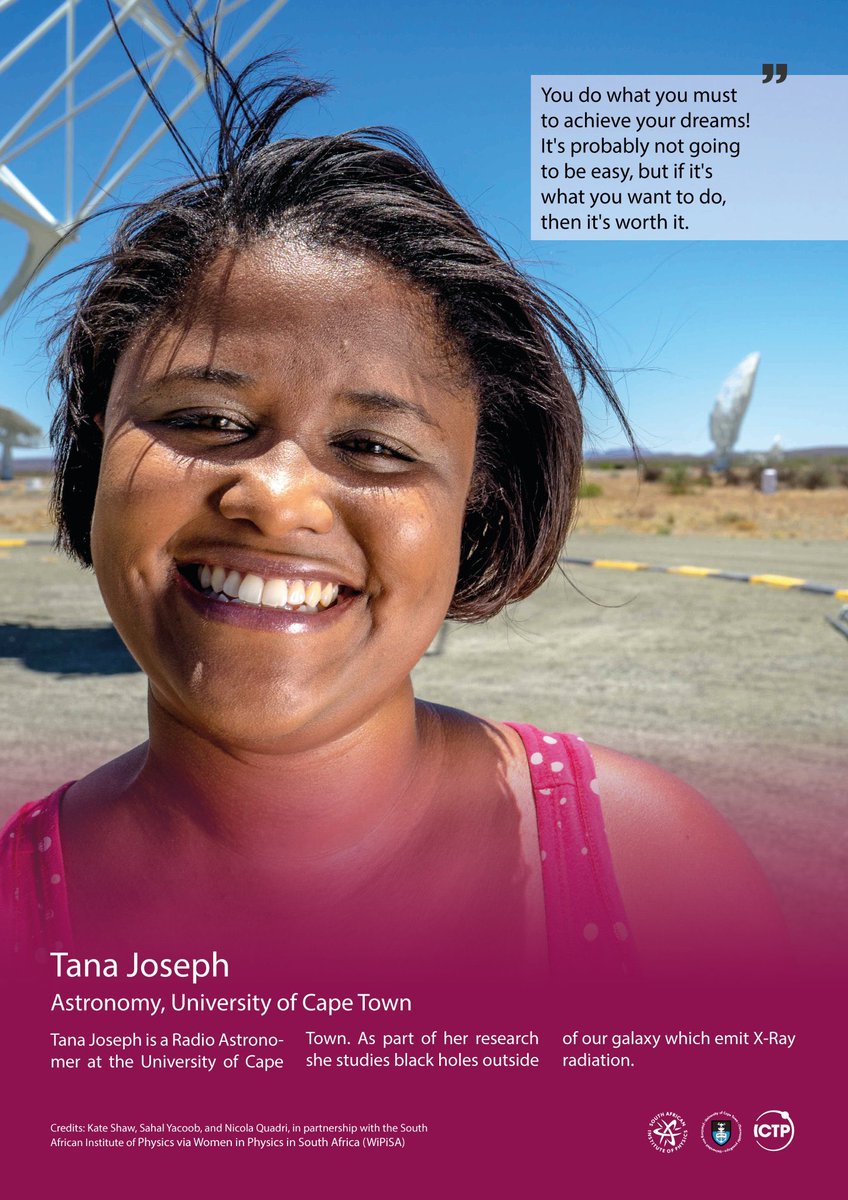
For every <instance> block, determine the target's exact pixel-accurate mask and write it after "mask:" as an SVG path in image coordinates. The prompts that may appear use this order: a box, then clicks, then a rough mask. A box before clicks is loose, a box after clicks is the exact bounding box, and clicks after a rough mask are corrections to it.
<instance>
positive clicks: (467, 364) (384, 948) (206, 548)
mask: <svg viewBox="0 0 848 1200" xmlns="http://www.w3.org/2000/svg"><path fill="white" fill-rule="evenodd" d="M319 90H320V89H319V88H318V87H317V85H311V84H302V83H289V84H287V85H285V86H284V87H282V88H280V89H279V90H278V91H277V92H276V94H275V97H274V99H273V100H272V101H271V102H270V103H269V104H266V107H265V108H264V109H263V110H262V111H261V112H259V114H258V115H257V114H256V112H255V108H254V106H255V105H256V103H257V102H258V97H259V95H260V94H263V95H267V94H268V92H267V89H266V90H264V91H263V89H262V88H261V87H260V88H258V89H256V90H255V91H254V92H253V93H249V92H245V91H243V89H239V88H238V86H236V87H235V88H234V90H233V93H232V97H231V99H230V100H229V102H228V105H227V106H226V108H224V109H223V110H222V119H221V139H220V150H219V158H218V165H217V169H216V171H215V172H213V173H210V174H208V175H205V174H201V175H199V177H198V178H197V179H196V180H195V181H193V182H191V183H188V184H185V185H184V186H181V187H178V188H176V189H173V190H171V191H169V192H167V193H165V194H164V195H162V196H159V197H157V198H156V199H155V200H153V201H150V202H149V203H146V204H144V205H141V206H139V207H138V208H137V209H135V210H134V211H133V212H132V213H131V215H130V216H129V217H128V218H126V219H125V221H124V222H123V224H122V225H121V227H120V228H119V230H118V233H117V235H116V237H115V241H114V244H113V246H112V249H111V250H110V252H109V253H108V254H107V255H105V256H104V257H103V259H101V260H100V261H99V262H98V263H97V264H96V265H95V267H94V269H93V271H92V273H91V275H90V276H89V279H88V281H87V283H86V285H85V287H84V288H83V290H82V294H81V296H80V297H79V300H78V302H77V304H76V307H75V309H74V312H73V313H72V315H71V317H70V319H69V321H68V322H67V325H66V326H65V327H64V330H63V339H64V341H63V344H62V347H61V350H60V353H59V357H58V361H57V367H56V371H55V377H56V380H57V381H58V383H59V384H60V386H61V390H62V395H63V403H62V405H61V407H60V409H59V411H58V413H57V416H56V420H55V424H54V437H55V441H56V446H57V450H58V473H57V482H56V488H55V495H54V501H55V510H56V515H57V518H58V522H59V542H60V544H61V545H62V546H63V547H64V548H65V549H66V550H68V551H69V552H70V553H71V554H72V555H74V556H75V557H76V558H77V559H78V560H80V561H81V562H82V563H84V564H86V565H93V567H94V569H95V571H96V574H97V578H98V583H99V585H100V588H101V591H102V593H103V597H104V600H105V602H106V605H107V607H108V609H109V612H110V615H111V617H112V619H113V621H114V623H115V626H116V628H117V629H118V631H119V633H120V634H121V636H122V638H123V639H124V641H125V642H126V644H127V646H128V647H129V649H130V650H131V652H132V653H133V655H134V656H135V658H136V659H137V661H138V662H139V664H140V665H141V667H142V668H143V670H144V671H145V672H146V673H147V675H148V677H149V681H150V689H149V717H150V739H149V742H147V743H145V744H144V745H143V746H140V747H138V748H137V749H136V750H134V751H131V752H130V753H129V754H126V755H124V756H123V757H121V758H119V759H117V760H115V761H114V762H111V763H108V764H107V765H106V766H104V767H102V768H101V769H100V770H98V771H95V772H94V773H93V774H92V775H89V776H87V777H86V778H84V779H82V780H80V781H78V782H76V783H73V784H72V785H70V786H69V787H66V788H63V789H60V791H59V793H54V795H53V796H52V797H50V798H48V801H47V802H41V803H40V804H38V805H31V806H28V808H27V809H26V810H24V811H23V812H22V814H19V815H18V817H17V818H15V819H14V820H13V822H12V824H11V825H10V826H9V827H8V828H7V831H6V834H5V836H4V840H3V844H2V845H3V849H2V854H3V863H4V868H5V869H4V878H5V881H6V884H5V890H6V893H7V901H8V907H9V908H10V909H11V910H12V913H13V923H14V927H15V940H16V944H17V946H18V948H19V949H20V950H21V952H22V953H25V954H29V953H30V952H34V953H37V954H40V955H41V957H42V958H43V957H44V956H45V954H46V953H49V952H50V950H51V949H54V948H63V947H66V946H68V945H69V944H73V945H74V946H81V947H107V948H108V947H110V946H111V945H113V944H114V939H115V938H116V936H118V931H120V936H121V937H123V938H125V939H126V941H127V943H128V944H131V945H138V944H144V943H145V942H151V943H152V942H157V941H158V942H162V941H164V940H167V939H168V938H173V939H174V940H175V941H176V942H181V940H182V941H184V940H185V938H187V937H188V936H190V935H191V936H194V935H195V934H196V933H197V932H199V931H201V932H202V931H207V932H208V930H210V929H214V930H215V935H216V940H217V942H218V943H219V944H225V945H226V944H227V943H228V942H232V943H239V944H243V942H244V940H245V938H249V937H250V936H251V935H255V940H256V941H257V943H261V944H262V945H264V946H266V947H267V946H273V947H275V948H278V949H279V948H283V949H285V950H286V952H287V953H290V954H293V955H297V956H300V957H302V958H304V959H310V958H315V959H321V960H323V959H326V958H327V957H330V958H332V959H338V960H344V959H350V960H351V961H355V962H362V961H368V960H369V959H380V960H383V961H385V960H389V961H396V962H398V963H406V964H409V963H422V962H426V961H429V960H430V959H431V958H434V957H437V958H438V959H439V960H440V961H443V960H446V959H449V960H451V961H454V962H462V963H464V964H466V965H472V966H473V967H474V968H475V969H477V968H478V967H479V966H480V965H484V964H485V965H491V964H492V963H496V964H497V965H498V967H499V968H500V969H503V970H505V971H509V972H513V971H515V970H516V969H522V970H523V969H527V968H538V967H542V968H544V969H546V968H547V966H548V965H549V964H550V965H552V966H553V967H554V969H555V970H557V971H564V972H565V973H566V974H569V973H570V974H574V973H578V972H582V971H590V972H591V971H594V970H604V971H606V970H612V971H615V972H619V971H621V970H622V969H633V968H634V967H637V968H638V969H639V970H642V971H647V972H648V973H653V974H669V973H672V974H679V973H680V972H681V971H685V970H688V969H689V968H691V967H692V966H694V965H696V964H700V965H703V964H704V963H706V964H707V965H708V967H709V969H710V970H711V971H712V970H714V969H715V968H716V967H718V968H723V969H726V970H731V969H732V970H734V971H737V970H740V969H742V966H743V964H745V966H746V967H747V969H749V970H750V969H753V970H755V971H756V970H759V968H760V966H761V965H762V963H763V962H764V961H770V960H773V958H774V957H775V955H779V949H778V947H779V942H780V933H779V930H778V922H777V921H776V919H775V917H774V914H773V909H772V902H771V899H770V896H769V894H768V891H767V889H766V888H765V885H764V883H763V881H762V880H761V878H760V876H759V873H758V871H757V869H756V867H755V865H754V864H753V861H752V860H751V859H750V856H749V855H748V854H747V851H745V850H744V848H743V847H742V846H741V844H740V843H739V842H738V841H737V839H736V838H735V836H734V835H733V834H732V833H731V831H730V830H729V829H728V828H727V827H726V826H725V825H724V824H723V823H722V822H721V820H720V819H719V818H718V816H717V815H716V814H715V813H714V812H713V811H712V810H711V809H710V808H709V806H707V805H706V803H705V802H704V801H703V800H702V799H701V798H700V797H699V796H697V794H695V793H693V792H692V791H691V790H690V789H689V788H688V787H686V786H685V785H684V784H682V783H680V782H679V781H678V780H676V779H674V778H672V777H670V776H668V775H666V774H665V773H663V772H662V771H660V770H658V769H656V768H654V767H651V766H649V765H647V764H645V763H641V762H637V761H636V760H633V759H630V758H628V757H626V756H624V755H621V754H617V753H616V752H614V751H611V750H606V749H603V748H601V747H588V748H587V747H586V746H585V744H584V743H582V742H581V740H580V739H577V738H569V737H567V736H565V735H561V734H544V735H543V734H541V733H540V732H539V731H534V730H531V729H529V728H527V727H521V726H516V727H513V726H508V725H499V724H496V723H493V722H489V721H486V720H484V719H482V718H479V717H475V716H471V715H469V714H467V713H461V712H457V711H454V710H449V709H444V708H440V707H437V706H434V705H429V704H427V703H425V702H422V701H418V700H416V699H415V698H414V696H413V692H412V685H411V681H410V672H411V670H412V668H413V666H414V665H415V663H416V662H417V661H418V659H419V658H420V657H421V655H422V654H423V653H424V650H425V649H426V647H427V646H428V644H429V643H430V641H431V639H432V638H433V637H434V635H435V634H436V632H437V630H438V629H439V627H440V625H441V623H442V621H443V620H444V619H445V616H446V615H448V616H451V617H453V618H455V619H458V620H482V619H485V618H487V617H490V616H492V615H493V614H495V613H497V612H498V611H500V610H501V609H502V608H503V607H504V605H505V604H507V603H509V602H510V601H514V600H517V599H520V598H522V597H525V596H527V595H529V594H530V593H531V592H532V591H533V590H535V589H536V588H537V587H538V586H540V584H541V583H542V582H543V581H544V580H545V579H546V578H547V577H548V575H549V574H550V573H551V571H552V570H553V568H554V566H555V565H556V562H557V559H558V556H559V554H560V552H561V548H562V544H563V540H564V537H565V534H566V531H567V529H568V528H569V524H570V521H571V519H572V516H573V512H574V503H575V497H576V490H577V485H578V481H579V475H580V456H581V446H582V423H581V418H580V410H579V406H578V403H577V398H576V396H575V393H574V390H573V388H572V386H571V384H570V383H569V381H568V379H567V377H566V374H565V370H564V367H563V357H564V358H565V360H566V361H567V362H568V363H569V364H570V367H571V369H572V370H573V371H574V372H575V374H576V377H577V380H578V383H579V385H580V388H581V389H582V387H583V385H584V384H585V383H586V381H587V379H588V378H591V379H592V380H593V381H594V382H595V383H596V384H597V385H599V386H600V387H601V389H602V391H603V392H604V393H605V395H606V396H607V398H608V400H609V402H610V404H611V405H612V406H613V408H614V409H615V411H616V412H617V413H618V415H619V416H621V412H620V409H619V407H618V403H617V401H616V399H615V396H614V393H613V391H612V388H611V385H610V384H609V382H608V380H607V379H606V377H605V375H604V374H603V372H602V370H601V368H600V367H599V366H598V364H597V362H596V361H595V359H594V357H593V355H592V352H591V351H590V349H589V348H588V347H587V345H586V344H585V343H584V342H583V340H582V339H581V337H580V336H579V334H578V333H577V331H576V330H575V328H574V327H573V326H572V325H571V323H570V322H569V321H568V319H567V317H566V316H565V315H564V314H563V313H562V312H561V310H559V308H558V307H557V306H556V305H555V304H553V303H552V302H551V301H550V300H549V299H547V298H546V297H545V296H544V295H543V294H542V293H541V292H540V291H539V290H538V289H537V288H536V287H535V286H534V285H533V284H532V283H531V282H529V281H528V280H527V279H526V278H525V277H524V276H523V275H522V274H521V273H520V272H519V271H518V270H517V269H516V268H515V267H514V266H513V265H512V264H511V263H510V262H509V260H508V259H507V258H506V256H505V255H503V254H502V253H500V252H499V251H498V249H497V248H496V247H494V246H493V245H492V244H491V243H490V242H489V241H488V240H487V239H486V238H485V237H484V236H483V234H482V233H481V232H480V231H479V230H478V229H477V228H476V226H475V225H474V223H473V222H472V220H471V218H470V217H469V216H468V215H467V214H466V213H465V212H464V211H463V210H462V208H461V207H460V206H459V205H458V204H457V203H456V201H455V200H454V199H453V198H452V197H451V196H450V195H449V194H448V193H447V192H446V190H445V189H444V187H443V186H442V185H441V183H440V182H439V180H438V179H437V178H436V177H435V175H434V174H433V172H432V170H431V168H430V167H429V165H428V164H427V163H426V161H425V160H424V159H423V158H422V157H421V156H420V154H419V153H418V152H417V151H416V150H415V148H414V147H412V146H411V145H410V144H409V143H408V142H406V141H405V140H404V139H403V138H402V137H400V136H398V135H395V134H391V133H386V132H380V131H364V132H360V133H359V134H356V135H343V136H340V137H327V138H313V139H296V138H293V139H288V140H285V141H278V142H272V141H271V140H270V139H271V133H272V130H273V128H274V126H275V125H276V123H277V122H278V121H279V119H280V118H281V117H282V116H283V115H284V114H285V113H287V112H288V110H289V109H290V108H291V107H292V106H293V105H294V104H295V103H296V102H297V101H298V100H300V99H301V98H302V97H304V96H307V95H312V94H315V93H316V92H317V91H319ZM234 114H235V115H234ZM561 355H562V357H561ZM598 797H600V801H599V799H598ZM604 824H605V826H606V831H604ZM12 884H14V886H12ZM39 906H40V907H39ZM47 913H49V914H50V916H49V917H48V916H47V915H46V914H47ZM728 929H730V930H731V932H730V933H728Z"/></svg>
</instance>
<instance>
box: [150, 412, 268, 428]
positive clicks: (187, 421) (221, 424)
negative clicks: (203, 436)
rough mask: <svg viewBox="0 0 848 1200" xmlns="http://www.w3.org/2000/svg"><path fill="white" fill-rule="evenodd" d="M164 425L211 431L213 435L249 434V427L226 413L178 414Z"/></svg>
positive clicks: (169, 418) (168, 419)
mask: <svg viewBox="0 0 848 1200" xmlns="http://www.w3.org/2000/svg"><path fill="white" fill-rule="evenodd" d="M164 424H165V425H167V426H168V427H169V428H170V429H198V430H201V431H203V430H209V431H210V432H211V433H247V432H248V429H247V427H246V426H245V425H244V424H243V423H241V422H239V421H237V420H235V418H233V417H228V416H226V415H225V414H224V413H210V412H206V413H203V412H198V413H176V414H175V415H174V416H172V417H166V419H165V421H164Z"/></svg>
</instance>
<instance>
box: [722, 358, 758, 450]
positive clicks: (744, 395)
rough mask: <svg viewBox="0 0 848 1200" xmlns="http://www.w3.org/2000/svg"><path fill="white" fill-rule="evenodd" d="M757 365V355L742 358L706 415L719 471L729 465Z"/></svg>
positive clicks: (749, 397)
mask: <svg viewBox="0 0 848 1200" xmlns="http://www.w3.org/2000/svg"><path fill="white" fill-rule="evenodd" d="M759 365H760V355H759V353H754V354H749V355H748V357H747V358H743V359H742V361H741V363H740V364H739V366H738V367H734V369H733V370H732V371H731V372H730V374H729V375H728V377H727V379H725V381H724V383H723V384H722V385H721V388H720V390H719V393H718V396H717V397H716V402H715V404H714V405H713V411H712V412H711V413H710V437H711V438H712V440H713V444H714V445H715V465H716V469H717V470H719V471H726V470H727V468H728V467H729V465H730V453H731V451H732V450H733V447H734V446H735V445H736V439H737V438H738V437H739V430H740V428H741V425H742V418H743V417H744V416H745V413H746V411H747V409H748V405H749V403H750V401H751V393H752V392H753V390H754V380H755V379H756V377H757V367H759Z"/></svg>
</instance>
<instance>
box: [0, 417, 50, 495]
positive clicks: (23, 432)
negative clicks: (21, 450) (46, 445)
mask: <svg viewBox="0 0 848 1200" xmlns="http://www.w3.org/2000/svg"><path fill="white" fill-rule="evenodd" d="M42 437H43V434H42V432H41V430H40V429H39V428H38V426H37V425H33V423H32V421H28V420H27V419H26V417H22V416H21V414H20V413H16V412H13V411H12V409H11V408H0V479H2V480H4V481H6V480H9V479H12V478H13V476H14V473H15V471H14V463H13V462H12V447H13V446H37V445H38V444H39V443H40V441H41V439H42Z"/></svg>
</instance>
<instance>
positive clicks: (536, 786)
mask: <svg viewBox="0 0 848 1200" xmlns="http://www.w3.org/2000/svg"><path fill="white" fill-rule="evenodd" d="M512 728H513V729H515V730H516V731H517V733H519V734H520V736H521V739H522V741H523V743H524V748H525V750H526V752H527V759H528V763H529V767H530V779H531V782H532V785H533V798H534V801H535V805H536V821H537V825H538V831H539V850H540V853H541V858H542V880H543V884H544V894H545V918H546V923H547V931H548V957H549V961H550V964H551V968H552V971H553V973H554V975H555V976H556V977H559V978H563V977H567V978H573V977H574V976H575V975H591V976H597V975H613V976H614V977H618V978H621V976H622V974H633V973H634V970H635V965H636V961H635V954H634V951H633V943H632V938H631V937H630V930H629V927H628V924H627V919H626V916H625V911H624V904H623V901H622V899H621V893H620V891H619V888H618V883H617V881H616V878H615V871H614V870H613V865H612V858H611V855H610V850H609V843H608V842H607V836H606V831H605V829H604V821H603V813H602V811H601V804H600V799H599V790H600V789H599V787H598V780H597V778H596V775H595V766H594V763H593V761H592V756H591V754H590V753H589V750H588V748H587V747H586V743H585V742H584V741H583V739H582V738H579V737H575V736H574V735H573V734H567V733H543V732H542V731H541V730H539V729H536V728H535V726H533V725H512Z"/></svg>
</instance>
